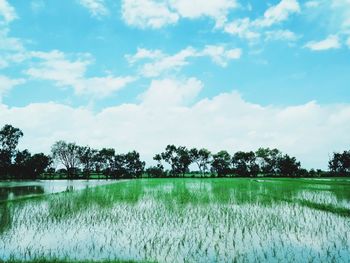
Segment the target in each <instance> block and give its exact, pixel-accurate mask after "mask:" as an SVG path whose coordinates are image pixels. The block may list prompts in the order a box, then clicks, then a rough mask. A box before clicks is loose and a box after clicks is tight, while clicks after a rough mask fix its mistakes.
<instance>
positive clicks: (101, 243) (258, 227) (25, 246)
mask: <svg viewBox="0 0 350 263" xmlns="http://www.w3.org/2000/svg"><path fill="white" fill-rule="evenodd" d="M349 230H350V180H346V179H339V180H309V179H143V180H131V181H125V182H118V183H113V184H107V185H99V186H95V187H89V188H84V189H80V190H75V191H69V192H63V193H59V194H51V195H47V194H46V195H40V194H38V195H36V196H35V197H34V198H25V199H23V198H19V199H16V198H15V199H12V200H6V201H2V202H0V259H2V260H9V261H16V260H19V261H31V262H33V261H36V260H43V261H50V260H58V261H60V260H61V261H79V262H84V261H99V262H101V261H114V260H116V261H140V262H145V261H146V262H349V261H350V231H349ZM0 261H1V260H0Z"/></svg>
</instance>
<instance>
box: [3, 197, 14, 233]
mask: <svg viewBox="0 0 350 263" xmlns="http://www.w3.org/2000/svg"><path fill="white" fill-rule="evenodd" d="M11 224H12V214H11V209H10V207H9V204H8V203H7V202H4V203H0V235H2V234H3V233H5V232H6V231H7V230H9V229H10V228H11Z"/></svg>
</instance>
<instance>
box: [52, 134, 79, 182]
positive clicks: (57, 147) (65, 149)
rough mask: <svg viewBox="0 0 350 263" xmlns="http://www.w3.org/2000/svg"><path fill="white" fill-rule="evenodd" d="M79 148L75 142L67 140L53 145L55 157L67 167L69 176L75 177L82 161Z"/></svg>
mask: <svg viewBox="0 0 350 263" xmlns="http://www.w3.org/2000/svg"><path fill="white" fill-rule="evenodd" d="M78 150H79V147H78V146H77V145H76V144H75V143H67V142H65V141H58V142H56V143H55V144H54V145H53V146H52V147H51V152H52V156H53V159H54V160H55V161H57V162H59V163H61V164H62V165H63V166H64V167H65V168H66V170H67V173H68V177H69V178H73V176H74V175H75V173H76V169H77V168H78V165H79V163H80V162H79V153H78Z"/></svg>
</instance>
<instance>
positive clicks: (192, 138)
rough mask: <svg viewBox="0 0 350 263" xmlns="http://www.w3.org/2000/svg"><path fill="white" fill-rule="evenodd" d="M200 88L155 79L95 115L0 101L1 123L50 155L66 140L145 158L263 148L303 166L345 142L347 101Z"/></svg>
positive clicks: (322, 161)
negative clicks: (135, 99) (209, 92)
mask: <svg viewBox="0 0 350 263" xmlns="http://www.w3.org/2000/svg"><path fill="white" fill-rule="evenodd" d="M201 88H202V83H201V82H200V81H198V80H196V79H189V80H182V81H179V80H171V79H163V80H158V81H153V82H152V84H151V85H150V88H149V89H148V90H147V91H146V92H145V93H144V94H143V95H142V96H141V101H140V103H137V104H122V105H119V106H114V107H110V108H106V109H104V110H102V111H101V112H98V113H94V112H92V111H90V110H88V109H85V108H72V107H68V106H64V105H61V104H55V103H44V104H31V105H28V106H25V107H19V108H18V107H12V108H10V107H8V106H6V105H1V104H0V126H2V125H4V124H5V123H11V124H13V125H15V126H17V127H20V128H21V129H23V131H24V134H25V136H24V138H23V140H22V143H21V148H24V147H26V148H29V149H30V150H31V151H44V152H48V151H49V149H50V146H51V145H52V143H53V142H54V141H56V140H59V139H64V140H69V141H76V142H77V143H79V144H83V145H85V144H90V145H91V146H93V147H97V148H101V147H114V148H116V149H117V151H118V152H126V151H129V150H133V149H135V150H138V151H140V152H141V154H142V157H143V158H144V159H145V160H146V161H151V159H152V157H153V155H154V154H155V153H157V152H159V151H162V150H163V149H164V147H165V146H166V145H167V144H170V143H174V144H177V145H186V146H188V147H207V148H209V149H210V150H212V151H219V150H221V149H227V150H228V151H230V152H235V151H239V150H254V149H257V148H258V147H261V146H263V147H277V148H280V149H281V150H283V151H284V152H287V153H289V154H291V155H295V156H296V157H297V158H298V159H300V160H301V161H302V163H303V164H304V165H305V166H307V167H310V168H311V167H315V168H318V167H320V168H326V166H327V161H328V155H329V154H330V153H331V152H332V151H339V150H344V147H346V146H347V145H348V138H349V130H350V105H349V104H346V105H328V106H327V105H319V104H317V103H316V102H310V103H307V104H303V105H299V106H288V107H276V106H261V105H257V104H252V103H249V102H247V101H245V100H244V99H242V97H241V96H240V95H239V94H238V93H237V92H231V93H222V94H219V95H218V96H215V97H214V98H203V99H201V100H200V101H198V102H197V103H194V104H193V103H191V100H193V98H194V97H195V96H196V95H197V94H198V92H199V91H200V89H201ZM315 135H317V136H315ZM148 164H150V162H148Z"/></svg>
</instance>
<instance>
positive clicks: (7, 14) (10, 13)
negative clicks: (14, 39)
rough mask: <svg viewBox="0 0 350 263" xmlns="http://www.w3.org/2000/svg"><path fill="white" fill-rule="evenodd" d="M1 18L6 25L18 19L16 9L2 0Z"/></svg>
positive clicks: (0, 6)
mask: <svg viewBox="0 0 350 263" xmlns="http://www.w3.org/2000/svg"><path fill="white" fill-rule="evenodd" d="M1 17H2V18H3V20H4V21H5V23H9V22H11V21H13V20H15V19H16V18H17V14H16V11H15V9H14V8H13V6H11V5H10V4H9V3H8V2H7V1H6V0H0V18H1ZM0 21H1V20H0Z"/></svg>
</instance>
